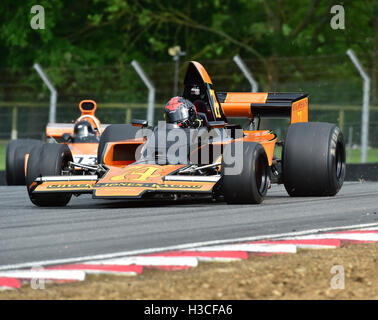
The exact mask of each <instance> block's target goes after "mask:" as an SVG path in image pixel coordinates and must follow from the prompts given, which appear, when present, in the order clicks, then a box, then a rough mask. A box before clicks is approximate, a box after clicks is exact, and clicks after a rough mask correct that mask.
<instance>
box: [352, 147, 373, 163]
mask: <svg viewBox="0 0 378 320" xmlns="http://www.w3.org/2000/svg"><path fill="white" fill-rule="evenodd" d="M346 162H347V163H360V162H361V150H359V149H347V150H346ZM367 162H370V163H372V162H378V149H368V154H367Z"/></svg>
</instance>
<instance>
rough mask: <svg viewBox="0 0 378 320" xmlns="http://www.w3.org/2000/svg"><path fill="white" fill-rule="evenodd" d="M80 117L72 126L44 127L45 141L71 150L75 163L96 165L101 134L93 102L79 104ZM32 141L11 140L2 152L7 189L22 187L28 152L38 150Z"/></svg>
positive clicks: (101, 126)
mask: <svg viewBox="0 0 378 320" xmlns="http://www.w3.org/2000/svg"><path fill="white" fill-rule="evenodd" d="M79 109H80V111H81V115H80V117H79V118H77V119H76V121H75V122H74V123H49V124H48V125H47V126H46V132H45V134H46V139H48V141H50V142H52V143H63V144H65V145H67V146H68V148H69V149H70V150H71V153H72V156H73V159H74V161H75V162H78V163H81V164H88V165H93V164H96V163H97V147H98V144H99V141H100V136H101V133H102V131H103V130H104V129H105V128H106V126H107V125H101V123H100V121H99V119H98V118H97V117H96V116H95V112H96V109H97V104H96V102H95V101H93V100H83V101H81V102H80V103H79ZM42 144H43V142H42V141H40V140H36V139H17V140H11V141H10V142H9V143H8V145H7V151H6V180H7V184H8V185H25V163H26V162H25V159H26V160H27V159H28V156H29V153H30V151H31V150H32V149H33V148H34V147H36V146H41V145H42Z"/></svg>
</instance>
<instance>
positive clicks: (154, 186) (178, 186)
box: [93, 182, 202, 189]
mask: <svg viewBox="0 0 378 320" xmlns="http://www.w3.org/2000/svg"><path fill="white" fill-rule="evenodd" d="M93 187H94V188H114V187H129V188H152V189H171V188H175V189H201V188H202V185H187V184H168V183H164V184H161V183H138V182H115V183H107V182H104V183H97V184H95V185H94V186H93Z"/></svg>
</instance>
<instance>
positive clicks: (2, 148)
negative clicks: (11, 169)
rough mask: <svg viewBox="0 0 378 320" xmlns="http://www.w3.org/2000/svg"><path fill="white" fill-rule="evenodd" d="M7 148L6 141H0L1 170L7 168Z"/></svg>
mask: <svg viewBox="0 0 378 320" xmlns="http://www.w3.org/2000/svg"><path fill="white" fill-rule="evenodd" d="M6 149H7V145H6V144H5V143H4V144H3V143H0V171H3V170H5V151H6Z"/></svg>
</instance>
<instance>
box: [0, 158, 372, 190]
mask: <svg viewBox="0 0 378 320" xmlns="http://www.w3.org/2000/svg"><path fill="white" fill-rule="evenodd" d="M360 180H364V181H378V163H365V164H358V163H356V164H347V166H346V175H345V181H360ZM5 185H6V181H5V171H0V186H5Z"/></svg>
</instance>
